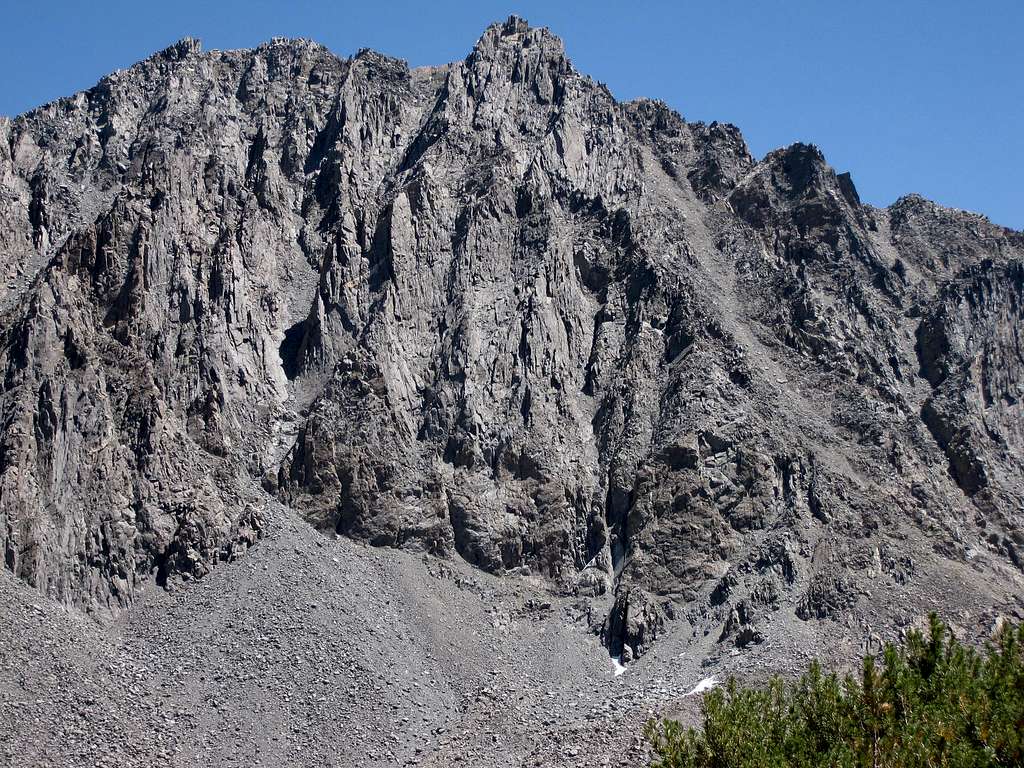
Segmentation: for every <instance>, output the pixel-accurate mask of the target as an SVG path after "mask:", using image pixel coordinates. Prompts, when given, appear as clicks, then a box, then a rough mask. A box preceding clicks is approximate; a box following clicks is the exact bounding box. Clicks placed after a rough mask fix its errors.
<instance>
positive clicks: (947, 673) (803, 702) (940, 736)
mask: <svg viewBox="0 0 1024 768" xmlns="http://www.w3.org/2000/svg"><path fill="white" fill-rule="evenodd" d="M701 709H702V714H703V728H702V729H700V730H696V729H693V728H683V727H682V726H681V725H680V724H679V723H677V722H673V721H670V720H663V721H661V722H656V721H651V722H650V723H648V724H647V728H646V735H647V737H648V739H649V740H650V741H651V744H652V746H653V750H654V759H653V763H652V765H653V766H654V768H698V767H699V768H747V767H748V766H749V768H768V767H772V766H778V767H779V768H782V767H785V768H790V767H793V768H802V767H803V766H814V767H815V768H818V767H819V766H835V767H836V768H896V767H898V768H917V767H918V766H920V767H921V768H925V767H926V766H927V767H928V768H933V767H935V766H948V767H949V768H966V767H967V766H971V767H974V766H1024V625H1021V626H1018V627H1016V628H1004V630H1003V631H1002V632H1001V633H1000V635H999V637H998V638H997V640H996V641H995V642H994V643H993V644H991V645H988V646H986V648H985V649H984V651H982V652H979V651H976V650H974V649H973V648H970V647H967V646H964V645H962V644H960V643H958V642H957V641H956V640H955V639H954V638H953V637H952V636H951V634H950V632H949V629H948V628H947V627H946V626H945V624H943V623H942V621H940V620H939V619H938V617H936V616H935V615H932V616H931V618H930V627H929V632H928V634H927V635H924V634H922V633H920V632H916V631H914V632H911V633H910V634H909V636H908V637H907V640H906V642H905V644H904V645H903V646H896V645H892V644H889V645H887V646H886V647H885V649H884V651H883V653H882V654H881V657H880V658H876V657H873V656H866V657H865V658H864V664H863V668H862V671H861V674H860V676H859V678H856V677H854V676H846V677H845V678H843V679H840V678H839V677H838V676H837V675H835V674H826V673H824V672H823V671H822V669H821V667H820V665H819V664H818V663H817V662H814V663H812V664H811V666H810V668H809V669H808V671H807V672H806V673H805V674H804V675H803V676H802V677H801V678H800V679H799V680H798V681H796V682H795V683H790V684H787V683H784V682H783V681H782V680H780V679H778V678H775V679H773V680H772V681H771V682H769V683H768V684H767V685H766V686H764V687H761V688H743V687H740V686H739V685H737V683H736V681H735V680H730V681H729V683H728V684H727V685H726V686H725V688H724V689H722V688H720V689H716V690H713V691H711V692H709V693H707V694H705V695H704V699H703V701H702V706H701Z"/></svg>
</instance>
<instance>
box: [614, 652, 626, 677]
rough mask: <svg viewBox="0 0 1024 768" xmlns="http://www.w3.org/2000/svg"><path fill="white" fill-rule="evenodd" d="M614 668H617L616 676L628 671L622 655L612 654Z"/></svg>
mask: <svg viewBox="0 0 1024 768" xmlns="http://www.w3.org/2000/svg"><path fill="white" fill-rule="evenodd" d="M612 669H613V670H615V676H616V677H618V676H619V675H624V674H625V673H626V665H625V664H623V663H622V657H621V656H612Z"/></svg>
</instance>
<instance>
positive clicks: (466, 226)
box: [0, 18, 1024, 658]
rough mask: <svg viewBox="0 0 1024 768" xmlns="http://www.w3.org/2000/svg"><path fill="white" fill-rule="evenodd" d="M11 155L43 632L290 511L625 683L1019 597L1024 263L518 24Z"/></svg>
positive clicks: (60, 120)
mask: <svg viewBox="0 0 1024 768" xmlns="http://www.w3.org/2000/svg"><path fill="white" fill-rule="evenodd" d="M0 138H2V139H3V140H2V141H0V190H2V196H0V248H2V250H3V253H4V255H5V257H6V258H5V259H4V269H5V270H7V275H6V282H5V286H4V288H3V296H2V313H3V314H2V322H0V327H2V339H0V359H2V366H3V370H4V372H5V374H4V380H3V391H2V396H0V418H2V427H0V429H2V433H0V446H2V452H0V544H2V547H3V549H4V552H5V562H6V566H7V568H8V569H10V570H11V571H13V572H14V573H15V574H17V575H18V576H20V577H21V578H22V579H24V580H26V581H27V582H29V583H30V584H32V585H34V586H35V587H37V588H38V589H39V590H41V591H43V592H45V593H47V594H49V595H51V596H52V597H54V598H56V599H58V600H60V601H62V602H64V603H67V604H69V605H74V606H80V607H85V608H90V609H91V608H104V609H109V608H119V607H124V606H126V605H128V604H130V603H131V602H132V600H133V596H134V595H135V594H136V593H137V591H138V590H139V588H140V587H141V586H143V585H145V584H147V583H149V582H150V581H152V580H156V581H157V582H158V583H166V582H167V581H168V580H178V579H192V578H196V577H199V576H202V575H203V574H205V573H206V572H208V571H209V569H210V568H212V567H213V566H214V565H215V564H216V563H217V562H218V561H221V560H225V559H231V558H234V557H236V556H237V555H239V554H240V553H241V552H242V551H244V549H245V548H247V547H249V546H251V545H253V544H254V543H256V541H258V539H259V537H260V535H261V532H262V531H263V530H264V527H265V515H264V508H265V507H266V505H267V504H268V503H269V500H270V499H276V500H278V501H281V502H284V503H285V504H287V505H288V506H289V507H290V508H291V509H293V510H295V511H296V512H297V513H298V514H300V515H301V516H302V517H303V518H304V519H305V520H307V521H308V522H309V523H310V524H312V525H314V526H316V527H317V528H319V529H322V530H324V531H325V532H336V533H337V534H341V535H344V536H349V537H354V538H357V539H359V540H364V541H367V542H369V543H371V544H373V545H378V546H388V547H400V548H404V549H413V550H422V551H424V552H428V553H431V554H433V555H437V556H439V557H444V558H462V559H464V560H466V561H467V562H469V563H471V564H473V565H476V566H478V567H480V568H482V569H485V570H487V571H491V572H494V573H504V574H509V576H510V578H522V577H525V576H533V577H541V578H543V579H544V580H545V581H546V583H547V584H549V586H550V589H552V590H554V591H556V592H558V593H561V594H563V595H570V596H571V595H575V596H578V597H579V600H580V601H581V605H584V606H587V610H588V611H589V612H590V615H591V616H592V619H591V620H592V622H593V625H594V628H595V631H600V632H601V634H602V637H603V639H604V641H605V643H606V644H607V645H608V647H609V649H610V651H611V652H612V653H613V654H615V655H619V654H623V655H625V656H626V658H630V657H632V656H633V655H636V654H641V653H644V652H645V651H647V650H649V649H650V647H651V644H652V642H654V640H655V638H656V637H657V636H658V634H659V633H661V632H663V631H664V630H665V627H666V626H667V625H668V624H669V623H672V624H673V625H674V626H677V627H681V628H682V630H681V631H684V632H692V633H693V635H694V636H695V637H696V636H698V635H703V634H708V633H710V632H715V633H718V634H717V635H716V636H718V637H721V639H722V641H723V642H727V643H728V644H730V645H732V644H737V645H747V644H749V643H757V642H760V641H762V640H764V638H765V637H766V635H767V634H768V633H769V632H770V627H771V625H772V621H773V619H774V618H775V617H781V618H782V619H783V620H787V621H788V620H790V619H792V620H795V621H819V620H833V621H836V622H841V623H843V624H844V625H845V626H846V627H847V628H848V629H852V628H854V627H858V629H857V630H853V631H854V632H855V633H856V632H860V631H862V630H863V631H864V632H865V633H870V631H871V628H872V627H876V626H887V627H892V626H900V625H904V624H906V623H909V622H910V621H912V620H913V618H914V617H915V616H916V615H918V614H919V613H920V612H922V611H925V610H927V609H928V608H931V607H934V605H935V603H936V600H944V601H947V602H948V598H947V597H944V596H943V594H942V593H938V597H936V594H937V593H936V584H937V583H941V582H942V581H943V580H944V579H947V578H950V576H949V574H950V573H954V572H955V573H957V574H963V573H968V574H970V573H975V574H979V575H978V580H977V582H976V583H972V584H969V585H967V587H966V588H965V591H964V592H963V597H964V599H970V600H974V601H976V602H978V603H979V604H982V605H985V604H990V605H994V604H995V603H996V602H998V600H1001V599H1003V597H1004V595H997V594H996V592H995V591H994V589H993V587H992V586H991V584H992V583H994V581H997V580H998V579H1010V580H1011V583H1016V584H1018V585H1019V584H1020V583H1021V582H1020V579H1021V571H1020V569H1021V567H1022V562H1024V525H1022V518H1021V514H1022V509H1024V466H1022V463H1021V459H1020V456H1021V451H1022V448H1024V445H1022V443H1024V432H1022V431H1021V430H1022V428H1021V424H1022V423H1024V421H1022V419H1021V410H1020V409H1021V405H1020V397H1021V388H1022V386H1024V356H1022V354H1024V353H1022V351H1021V350H1022V349H1024V347H1022V345H1021V340H1020V334H1021V329H1022V325H1024V314H1022V309H1021V308H1022V306H1024V301H1022V290H1024V289H1022V285H1024V283H1022V273H1021V264H1022V263H1024V235H1021V234H1020V233H1016V232H1012V231H1009V230H1005V229H1001V228H999V227H996V226H993V225H992V224H990V223H989V222H988V221H987V220H985V219H984V218H982V217H980V216H976V215H973V214H967V213H962V212H957V211H951V210H946V209H942V208H939V207H937V206H934V205H932V204H930V203H928V202H926V201H924V200H922V199H920V198H917V197H908V198H904V199H902V200H900V201H898V202H897V203H896V204H894V205H893V206H892V207H890V208H888V209H877V208H873V207H871V206H867V205H864V204H862V203H861V202H860V200H859V197H858V195H857V192H856V189H855V187H854V184H853V182H852V180H851V178H850V176H849V175H848V174H836V173H835V172H834V171H833V170H832V169H831V168H830V167H829V166H828V165H827V163H826V161H825V159H824V158H823V157H822V155H821V153H820V152H819V151H818V150H817V149H816V148H814V147H812V146H807V145H802V144H796V145H793V146H791V147H788V148H785V149H781V150H778V151H776V152H773V153H770V154H769V155H768V156H766V157H765V158H763V159H762V160H760V161H755V159H754V158H752V157H751V156H750V154H749V152H748V151H747V148H746V146H745V144H744V142H743V139H742V137H741V136H740V134H739V132H738V131H737V130H736V129H735V128H734V127H732V126H727V125H720V124H717V123H712V124H711V125H704V124H700V123H688V122H686V121H684V120H683V119H682V118H681V117H680V116H679V115H678V114H676V113H674V112H672V111H671V110H670V109H668V108H667V107H666V106H664V105H663V104H661V103H659V102H654V101H639V102H633V103H627V104H622V103H619V102H616V101H615V99H614V98H613V97H612V96H611V94H610V93H609V92H608V91H607V89H606V88H604V87H603V86H601V85H600V84H597V83H595V82H593V81H592V80H590V79H589V78H587V77H586V76H585V75H582V74H580V73H578V72H577V71H576V70H575V69H574V68H573V66H572V64H571V63H570V62H569V60H568V59H567V58H566V55H565V51H564V48H563V46H562V43H561V41H560V40H558V39H557V38H556V37H554V36H553V35H552V34H551V33H549V32H548V31H547V30H544V29H535V28H531V27H529V26H528V25H527V24H526V23H525V22H523V21H521V20H519V19H516V18H512V19H509V20H508V21H507V22H505V23H503V24H497V25H494V26H492V27H490V28H489V29H488V30H487V31H486V32H485V33H484V35H483V36H482V37H481V39H480V40H479V41H478V43H477V45H476V47H475V48H474V49H473V51H472V52H471V53H470V55H469V56H468V57H467V58H466V59H465V60H464V61H460V62H456V63H454V64H451V65H448V66H443V67H437V68H424V69H412V70H410V69H409V68H408V67H407V66H406V64H405V63H403V62H401V61H397V60H393V59H389V58H386V57H384V56H381V55H379V54H376V53H373V52H369V51H362V52H360V53H359V54H357V55H356V56H355V57H353V58H351V59H342V58H339V57H337V56H335V55H333V54H332V53H330V52H329V51H327V50H326V49H324V48H322V47H320V46H318V45H315V44H312V43H309V42H305V41H291V40H275V41H272V42H271V43H269V44H267V45H264V46H261V47H259V48H257V49H254V50H248V51H227V52H219V51H213V52H209V53H203V52H201V51H200V48H199V45H198V43H196V42H194V41H189V40H186V41H182V42H180V43H178V44H176V45H175V46H172V47H171V48H169V49H167V50H166V51H163V52H161V53H159V54H157V55H155V56H153V57H152V58H150V59H147V60H146V61H144V62H141V63H140V64H138V65H136V66H134V67H132V68H131V69H129V70H126V71H123V72H118V73H115V74H113V75H111V76H109V77H107V78H105V79H104V80H103V81H101V82H100V83H99V84H98V85H97V86H96V87H95V88H93V89H91V90H89V91H87V92H84V93H81V94H78V95H76V96H74V97H71V98H68V99H63V100H61V101H58V102H55V103H53V104H50V105H47V106H44V107H41V108H40V109H38V110H36V111H34V112H31V113H28V114H26V115H23V116H20V117H18V118H15V119H13V120H10V121H5V122H3V123H2V124H0ZM958 578H959V576H958ZM950 605H951V606H952V604H951V603H950Z"/></svg>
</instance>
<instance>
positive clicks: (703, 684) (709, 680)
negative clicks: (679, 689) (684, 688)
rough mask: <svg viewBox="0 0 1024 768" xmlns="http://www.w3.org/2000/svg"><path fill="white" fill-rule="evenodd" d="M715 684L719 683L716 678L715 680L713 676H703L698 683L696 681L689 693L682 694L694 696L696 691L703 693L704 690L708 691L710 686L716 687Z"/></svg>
mask: <svg viewBox="0 0 1024 768" xmlns="http://www.w3.org/2000/svg"><path fill="white" fill-rule="evenodd" d="M717 685H719V682H718V681H717V680H715V678H713V677H705V678H704V679H703V680H701V681H700V682H699V683H697V684H696V685H695V686H693V690H692V691H690V692H689V693H684V694H683V696H684V697H685V696H696V695H697V694H698V693H704V692H705V691H710V690H711V689H712V688H714V687H716V686H717Z"/></svg>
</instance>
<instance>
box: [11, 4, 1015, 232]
mask: <svg viewBox="0 0 1024 768" xmlns="http://www.w3.org/2000/svg"><path fill="white" fill-rule="evenodd" d="M510 13H517V14H519V15H521V16H524V17H525V18H527V19H528V20H529V21H530V22H531V23H532V24H536V25H544V26H548V27H550V28H551V29H552V30H554V31H555V32H556V33H557V34H558V35H560V36H561V37H562V38H563V39H564V40H565V43H566V47H567V49H568V51H569V55H570V56H571V57H572V59H573V61H574V62H575V64H576V66H577V68H578V69H579V70H581V71H583V72H586V73H588V74H590V75H591V76H593V77H594V78H596V79H598V80H601V81H603V82H605V83H606V84H607V85H608V86H609V87H610V88H611V90H612V92H613V93H614V94H615V95H616V97H618V98H620V99H631V98H635V97H638V96H650V97H655V98H660V99H663V100H664V101H666V102H668V103H669V104H670V105H671V106H672V107H674V108H676V109H678V110H679V111H680V112H681V113H682V114H683V116H684V117H686V118H688V119H691V120H705V121H711V120H716V119H717V120H722V121H728V122H732V123H735V124H736V125H738V126H739V127H740V128H741V129H742V130H743V133H744V135H745V136H746V139H747V142H748V143H749V145H750V147H751V151H752V152H753V153H754V154H755V155H756V156H758V157H760V156H762V155H763V154H764V153H765V152H767V151H769V150H771V149H773V148H775V147H779V146H783V145H786V144H789V143H791V142H793V141H797V140H800V141H809V142H813V143H815V144H817V145H818V146H820V147H821V148H822V150H823V151H824V152H825V155H826V157H827V158H828V160H829V162H830V163H831V164H832V165H833V166H834V167H835V168H837V169H838V170H841V171H842V170H850V171H851V172H852V174H853V178H854V181H855V183H856V184H857V187H858V189H859V190H860V193H861V197H862V198H863V199H864V200H866V201H868V202H871V203H875V204H878V205H888V204H889V203H891V202H892V201H893V200H895V199H896V198H897V197H899V196H900V195H902V194H905V193H908V192H919V193H921V194H923V195H925V196H926V197H929V198H932V199H934V200H936V201H938V202H940V203H943V204H946V205H952V206H956V207H959V208H967V209H970V210H976V211H979V212H981V213H984V214H986V215H988V216H989V217H990V218H991V219H992V220H993V221H995V222H996V223H998V224H1003V225H1005V226H1012V227H1015V228H1017V229H1024V187H1022V179H1024V0H982V1H981V2H977V3H967V2H963V1H962V0H961V1H959V2H954V0H930V2H926V1H924V0H887V1H883V0H726V1H724V2H723V1H721V0H701V1H700V2H691V0H678V1H677V2H669V1H668V0H664V1H662V2H644V1H643V0H619V1H618V2H606V1H605V0H592V1H591V2H580V3H569V2H559V1H558V0H548V2H493V1H492V0H478V1H477V2H453V1H452V0H436V2H430V0H422V2H407V0H376V1H374V0H361V1H360V2H347V1H346V2H327V1H326V0H324V1H322V2H312V1H311V0H291V2H286V1H285V0H281V1H280V2H266V1H264V0H208V2H197V1H196V0H177V1H175V0H169V1H168V2H147V1H146V0H142V1H140V0H134V1H133V2H116V1H112V0H111V1H105V0H95V1H94V2H85V0H81V1H80V2H73V1H71V0H64V1H62V2H55V1H52V0H36V1H35V2H31V1H29V0H0V114H6V115H14V114H18V113H20V112H22V111H24V110H26V109H29V108H31V107H34V106H36V105H39V104H42V103H44V102H47V101H50V100H51V99H54V98H56V97H58V96H63V95H66V94H70V93H72V92H74V91H76V90H79V89H82V88H86V87H88V86H90V85H92V84H93V83H95V82H96V80H97V79H99V77H101V76H102V75H103V74H105V73H106V72H109V71H110V70H113V69H116V68H122V67H126V66H129V65H130V64H132V63H133V62H135V61H137V60H138V59H141V58H144V57H146V56H147V55H149V54H150V53H152V52H154V51H156V50H158V49H160V48H163V47H164V46H166V45H168V44H169V43H171V42H173V41H175V40H177V39H178V38H181V37H184V36H186V35H192V36H195V37H199V38H201V39H202V40H203V45H204V47H205V48H207V49H209V48H238V47H247V46H252V45H254V44H256V43H259V42H261V41H264V40H267V39H269V38H270V37H273V36H275V35H285V36H293V37H310V38H313V39H314V40H317V41H319V42H321V43H323V44H325V45H326V46H328V47H329V48H330V49H331V50H333V51H335V52H336V53H338V54H342V55H350V54H352V53H354V52H355V51H356V50H357V49H359V48H361V47H370V48H375V49H377V50H379V51H382V52H384V53H388V54H391V55H394V56H398V57H400V58H404V59H406V60H408V61H409V62H410V63H411V64H413V65H414V66H415V65H420V64H438V63H442V62H446V61H452V60H455V59H460V58H462V57H464V56H465V55H466V53H467V52H468V51H469V50H470V48H471V47H472V45H473V43H474V42H475V41H476V39H477V37H479V35H480V33H481V32H482V31H483V29H484V28H485V27H486V26H487V24H488V23H490V22H492V21H495V20H499V19H504V18H505V17H507V16H508V15H509V14H510Z"/></svg>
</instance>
